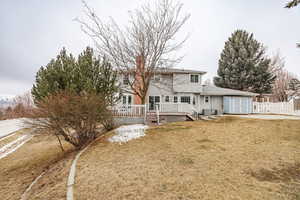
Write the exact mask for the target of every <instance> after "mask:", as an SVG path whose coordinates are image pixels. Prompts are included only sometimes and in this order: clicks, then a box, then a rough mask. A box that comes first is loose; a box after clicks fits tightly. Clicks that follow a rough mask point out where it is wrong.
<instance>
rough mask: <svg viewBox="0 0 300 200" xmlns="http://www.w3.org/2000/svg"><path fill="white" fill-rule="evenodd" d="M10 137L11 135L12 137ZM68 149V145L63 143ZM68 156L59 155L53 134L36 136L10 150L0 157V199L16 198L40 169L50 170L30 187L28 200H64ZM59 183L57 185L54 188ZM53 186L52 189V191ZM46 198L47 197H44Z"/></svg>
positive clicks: (41, 170) (60, 153)
mask: <svg viewBox="0 0 300 200" xmlns="http://www.w3.org/2000/svg"><path fill="white" fill-rule="evenodd" d="M13 137H14V136H13ZM65 148H66V149H68V151H70V150H71V147H70V146H69V145H67V144H65ZM71 157H72V156H69V154H68V153H67V154H63V153H62V152H61V150H60V148H59V146H58V143H57V140H56V138H54V137H50V136H45V135H40V136H35V137H34V138H33V139H32V140H30V141H29V142H27V143H26V144H24V145H23V146H22V147H21V148H19V149H18V150H17V151H15V152H14V153H12V154H10V155H9V156H7V157H5V158H3V159H1V160H0V194H1V198H0V199H1V200H6V199H20V197H21V195H22V193H23V192H24V191H25V189H26V188H27V187H28V186H29V185H30V184H31V182H32V181H33V180H34V179H35V178H36V177H37V176H39V175H40V174H41V173H42V172H43V171H44V170H48V169H49V166H50V171H49V173H47V175H46V176H45V178H46V179H47V180H46V183H45V181H44V180H43V179H41V181H39V182H38V184H37V186H36V187H34V188H33V193H34V195H31V196H30V197H29V199H51V198H50V197H53V199H64V198H65V191H66V188H65V184H66V178H67V177H66V175H65V174H67V173H65V172H62V170H64V171H66V172H68V170H69V166H66V165H69V163H70V161H69V160H71V159H70V158H71ZM56 172H57V173H56ZM58 186H60V187H58ZM53 188H56V190H55V191H53ZM48 197H49V198H48Z"/></svg>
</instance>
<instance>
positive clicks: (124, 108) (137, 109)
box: [111, 105, 147, 117]
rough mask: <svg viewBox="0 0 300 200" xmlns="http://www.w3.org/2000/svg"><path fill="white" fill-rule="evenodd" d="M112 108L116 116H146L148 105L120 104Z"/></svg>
mask: <svg viewBox="0 0 300 200" xmlns="http://www.w3.org/2000/svg"><path fill="white" fill-rule="evenodd" d="M111 110H112V113H113V115H114V116H116V117H144V116H145V114H146V110H147V109H146V105H118V106H114V107H113V108H112V109H111Z"/></svg>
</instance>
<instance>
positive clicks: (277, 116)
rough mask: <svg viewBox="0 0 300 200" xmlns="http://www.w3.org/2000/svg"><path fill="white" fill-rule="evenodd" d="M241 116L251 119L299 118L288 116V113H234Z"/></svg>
mask: <svg viewBox="0 0 300 200" xmlns="http://www.w3.org/2000/svg"><path fill="white" fill-rule="evenodd" d="M236 116H237V117H242V118H253V119H293V120H300V117H298V116H288V115H236Z"/></svg>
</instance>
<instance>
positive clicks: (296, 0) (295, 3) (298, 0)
mask: <svg viewBox="0 0 300 200" xmlns="http://www.w3.org/2000/svg"><path fill="white" fill-rule="evenodd" d="M298 4H300V0H293V1H290V2H289V3H288V4H287V5H286V6H285V7H286V8H292V7H295V6H298Z"/></svg>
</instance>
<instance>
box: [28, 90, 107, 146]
mask: <svg viewBox="0 0 300 200" xmlns="http://www.w3.org/2000/svg"><path fill="white" fill-rule="evenodd" d="M104 99H105V97H104V96H101V95H99V94H96V93H82V94H76V93H74V92H69V91H61V92H58V93H56V94H53V95H50V96H48V97H45V98H44V99H43V100H42V101H40V102H39V103H38V105H37V108H36V109H35V110H34V111H33V113H32V116H31V120H30V121H28V123H29V124H30V125H31V126H32V127H34V128H36V129H38V130H42V131H41V132H42V133H50V134H53V135H55V136H56V137H57V138H58V140H59V143H60V144H61V141H60V137H61V136H62V137H63V138H64V139H65V141H67V142H69V143H71V144H72V145H74V146H75V147H76V148H77V149H80V148H82V147H83V146H85V145H86V144H88V143H89V142H91V141H92V140H94V139H95V138H96V137H97V135H98V134H99V129H97V127H98V128H99V125H101V124H102V125H103V126H104V127H105V128H109V127H107V121H108V120H112V116H111V112H110V111H109V110H108V105H107V101H105V100H104ZM99 123H100V124H99ZM61 147H62V145H61Z"/></svg>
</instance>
